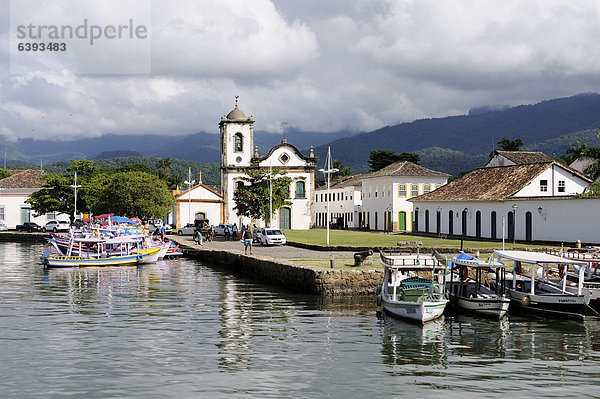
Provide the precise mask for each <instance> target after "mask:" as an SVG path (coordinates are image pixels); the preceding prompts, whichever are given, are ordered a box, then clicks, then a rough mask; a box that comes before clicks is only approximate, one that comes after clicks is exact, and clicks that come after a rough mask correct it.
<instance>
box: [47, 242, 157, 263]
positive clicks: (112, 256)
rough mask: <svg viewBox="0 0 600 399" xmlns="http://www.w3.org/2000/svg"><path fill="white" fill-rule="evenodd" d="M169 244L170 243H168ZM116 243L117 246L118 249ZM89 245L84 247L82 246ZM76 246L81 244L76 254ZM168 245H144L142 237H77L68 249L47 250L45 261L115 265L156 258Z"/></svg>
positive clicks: (153, 260) (154, 260)
mask: <svg viewBox="0 0 600 399" xmlns="http://www.w3.org/2000/svg"><path fill="white" fill-rule="evenodd" d="M165 244H168V243H165ZM115 246H116V249H115ZM84 247H86V248H89V249H88V250H86V251H84V250H83V249H82V248H84ZM73 248H78V251H77V254H75V253H74V251H73ZM161 250H164V251H165V252H166V251H167V250H168V246H167V245H161V246H154V247H148V248H144V247H143V245H142V241H141V240H138V239H132V238H116V239H111V240H110V241H109V240H106V239H102V238H76V237H73V238H71V240H70V243H69V246H68V248H67V251H66V253H64V254H63V253H52V252H50V251H46V252H44V253H43V255H42V262H43V263H44V264H45V265H46V266H48V267H81V266H115V265H126V264H137V263H152V262H156V260H157V259H158V256H159V252H161Z"/></svg>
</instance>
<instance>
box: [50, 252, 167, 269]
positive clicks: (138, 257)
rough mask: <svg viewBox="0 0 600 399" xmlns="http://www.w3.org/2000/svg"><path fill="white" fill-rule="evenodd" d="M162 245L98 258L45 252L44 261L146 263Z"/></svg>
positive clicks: (54, 263) (57, 264)
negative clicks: (126, 253)
mask: <svg viewBox="0 0 600 399" xmlns="http://www.w3.org/2000/svg"><path fill="white" fill-rule="evenodd" d="M159 250H160V247H156V248H148V249H142V250H141V251H140V253H139V254H138V253H132V254H128V255H121V256H106V257H98V258H93V257H90V258H84V257H81V256H65V255H57V254H44V255H43V257H42V262H43V263H44V264H45V265H46V266H48V267H85V266H95V267H99V266H100V267H102V266H119V265H131V264H137V263H145V262H144V261H145V259H152V258H153V257H156V256H157V254H158V252H159Z"/></svg>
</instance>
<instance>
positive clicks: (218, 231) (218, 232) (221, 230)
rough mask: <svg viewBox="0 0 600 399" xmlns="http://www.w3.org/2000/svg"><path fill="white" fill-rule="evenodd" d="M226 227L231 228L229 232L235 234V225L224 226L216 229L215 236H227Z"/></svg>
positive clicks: (221, 225)
mask: <svg viewBox="0 0 600 399" xmlns="http://www.w3.org/2000/svg"><path fill="white" fill-rule="evenodd" d="M225 226H228V227H229V232H230V233H233V225H232V224H223V223H221V224H220V225H218V226H216V227H215V236H225Z"/></svg>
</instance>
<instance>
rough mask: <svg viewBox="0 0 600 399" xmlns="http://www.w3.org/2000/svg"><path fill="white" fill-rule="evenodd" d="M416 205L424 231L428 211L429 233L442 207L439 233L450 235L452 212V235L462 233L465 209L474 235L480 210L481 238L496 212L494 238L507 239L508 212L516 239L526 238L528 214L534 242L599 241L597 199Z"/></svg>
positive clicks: (469, 231) (489, 235)
mask: <svg viewBox="0 0 600 399" xmlns="http://www.w3.org/2000/svg"><path fill="white" fill-rule="evenodd" d="M413 205H414V207H415V209H416V208H417V207H418V208H419V211H418V217H419V231H421V232H424V231H425V211H426V210H429V217H430V220H429V232H430V233H436V232H437V219H436V217H437V216H436V215H437V210H438V208H439V209H440V210H441V225H440V230H441V234H449V222H448V219H449V215H448V212H449V211H450V210H452V211H453V215H454V216H453V234H455V235H460V234H461V232H462V211H463V210H464V209H465V208H466V209H467V224H466V226H467V234H466V235H467V236H471V237H475V236H476V220H477V211H479V212H481V237H482V238H492V232H491V225H492V223H491V213H492V212H493V211H495V212H496V238H497V239H502V234H503V231H502V218H504V219H505V224H504V236H505V237H506V238H507V239H508V237H509V233H508V226H509V222H508V219H509V217H510V216H509V213H512V212H513V211H514V208H513V206H515V205H516V212H515V213H514V215H515V239H516V240H525V239H526V214H527V213H528V212H529V213H531V235H532V237H531V238H532V240H533V241H556V242H575V241H577V240H581V241H582V242H584V243H595V244H600V229H599V228H598V226H600V199H575V198H556V197H554V198H539V199H514V200H511V201H504V202H501V201H453V202H447V201H418V200H415V201H413Z"/></svg>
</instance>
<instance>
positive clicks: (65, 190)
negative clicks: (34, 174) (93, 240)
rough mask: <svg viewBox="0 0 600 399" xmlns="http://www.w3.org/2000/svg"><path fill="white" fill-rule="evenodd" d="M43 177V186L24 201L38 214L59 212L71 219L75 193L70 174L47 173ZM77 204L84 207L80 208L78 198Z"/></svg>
mask: <svg viewBox="0 0 600 399" xmlns="http://www.w3.org/2000/svg"><path fill="white" fill-rule="evenodd" d="M43 178H44V179H45V180H46V183H45V184H44V187H43V188H42V189H41V190H38V191H36V192H35V193H33V194H31V195H30V196H29V198H28V199H27V200H26V201H25V202H26V203H28V204H31V209H32V210H33V211H34V213H35V214H36V215H38V216H39V215H43V214H45V213H48V212H60V213H66V214H67V215H69V218H71V221H73V220H72V219H73V212H74V211H75V193H74V191H73V188H72V187H71V185H72V184H73V178H72V176H69V175H57V174H52V173H48V174H45V175H43ZM78 204H79V205H80V207H79V208H78V209H85V208H81V202H79V198H78Z"/></svg>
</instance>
